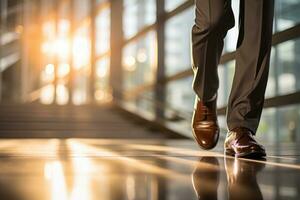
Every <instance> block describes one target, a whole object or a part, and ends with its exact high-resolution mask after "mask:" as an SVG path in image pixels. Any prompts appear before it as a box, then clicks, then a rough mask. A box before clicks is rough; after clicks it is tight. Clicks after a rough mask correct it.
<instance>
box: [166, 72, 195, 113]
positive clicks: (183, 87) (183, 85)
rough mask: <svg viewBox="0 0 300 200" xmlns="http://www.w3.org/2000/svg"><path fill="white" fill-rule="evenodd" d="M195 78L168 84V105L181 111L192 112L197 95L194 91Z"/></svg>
mask: <svg viewBox="0 0 300 200" xmlns="http://www.w3.org/2000/svg"><path fill="white" fill-rule="evenodd" d="M192 82H193V78H192V77H188V78H184V79H180V80H176V81H172V82H170V83H168V84H167V98H166V102H167V105H168V106H170V107H171V108H174V109H176V110H179V111H186V112H192V111H193V106H194V100H195V94H194V91H193V89H192Z"/></svg>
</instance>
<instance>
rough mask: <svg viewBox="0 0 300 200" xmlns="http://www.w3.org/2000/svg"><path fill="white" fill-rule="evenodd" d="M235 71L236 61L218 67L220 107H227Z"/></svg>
mask: <svg viewBox="0 0 300 200" xmlns="http://www.w3.org/2000/svg"><path fill="white" fill-rule="evenodd" d="M234 70H235V61H234V60H233V61H230V62H228V63H225V64H223V65H220V66H219V67H218V74H219V90H218V102H217V104H218V107H224V106H226V105H227V101H228V97H229V95H230V90H231V85H232V81H233V76H234Z"/></svg>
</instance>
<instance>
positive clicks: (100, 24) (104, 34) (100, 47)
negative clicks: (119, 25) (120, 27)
mask: <svg viewBox="0 0 300 200" xmlns="http://www.w3.org/2000/svg"><path fill="white" fill-rule="evenodd" d="M109 49H110V8H109V7H108V8H105V9H104V10H101V12H100V13H99V15H98V16H97V17H96V54H97V56H98V55H101V54H103V53H106V52H107V51H109Z"/></svg>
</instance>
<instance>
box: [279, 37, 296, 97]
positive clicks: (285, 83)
mask: <svg viewBox="0 0 300 200" xmlns="http://www.w3.org/2000/svg"><path fill="white" fill-rule="evenodd" d="M299 54H300V39H297V40H290V41H287V42H284V43H282V44H279V45H277V46H276V47H275V50H274V57H273V59H274V62H273V63H274V67H275V68H276V72H277V79H278V80H277V81H278V85H279V88H278V94H279V95H283V94H289V93H293V92H296V91H299V90H300V80H299V77H300V68H299V66H300V58H299Z"/></svg>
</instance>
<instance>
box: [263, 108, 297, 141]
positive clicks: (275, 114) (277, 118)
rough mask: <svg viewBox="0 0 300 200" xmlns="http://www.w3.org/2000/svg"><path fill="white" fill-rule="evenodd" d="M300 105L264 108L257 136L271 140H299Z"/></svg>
mask: <svg viewBox="0 0 300 200" xmlns="http://www.w3.org/2000/svg"><path fill="white" fill-rule="evenodd" d="M299 123H300V105H291V106H284V107H280V108H268V109H264V110H263V114H262V118H261V122H260V125H259V128H258V131H257V136H258V137H259V138H260V139H262V140H264V141H270V142H276V141H277V142H278V141H280V142H299V141H300V137H299V136H300V128H299V126H297V124H299Z"/></svg>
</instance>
